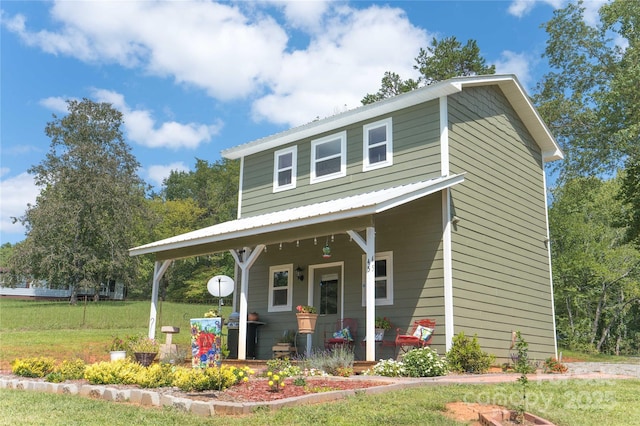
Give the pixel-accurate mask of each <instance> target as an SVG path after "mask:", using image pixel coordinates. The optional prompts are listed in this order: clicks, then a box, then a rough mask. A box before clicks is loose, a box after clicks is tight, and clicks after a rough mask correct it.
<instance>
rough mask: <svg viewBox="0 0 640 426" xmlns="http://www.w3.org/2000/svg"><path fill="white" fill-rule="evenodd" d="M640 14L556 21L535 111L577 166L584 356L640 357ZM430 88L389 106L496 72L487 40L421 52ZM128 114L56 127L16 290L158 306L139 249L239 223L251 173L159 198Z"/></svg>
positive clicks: (188, 279) (628, 7)
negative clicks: (38, 282) (32, 288)
mask: <svg viewBox="0 0 640 426" xmlns="http://www.w3.org/2000/svg"><path fill="white" fill-rule="evenodd" d="M639 20H640V2H633V1H625V0H613V1H611V2H609V3H606V4H605V5H603V6H602V7H601V9H600V12H599V23H598V25H596V26H590V25H587V24H586V23H585V20H584V7H583V4H582V2H578V3H575V4H573V3H572V4H569V5H567V6H566V7H564V8H562V9H558V10H556V12H555V13H554V16H553V17H552V19H551V20H550V21H549V22H547V23H546V24H545V26H544V27H545V29H546V31H547V33H548V40H547V46H546V50H545V53H544V55H543V56H544V57H545V58H546V59H547V61H548V63H549V65H550V71H549V72H548V73H547V74H546V75H544V77H543V78H542V80H541V81H540V82H538V84H537V86H536V88H535V91H534V94H533V96H532V100H533V102H534V104H535V105H536V107H537V109H538V111H539V113H540V114H541V116H542V118H543V120H544V121H545V123H547V125H548V127H549V128H550V130H551V133H552V134H553V135H554V136H555V137H556V140H557V141H558V143H559V144H560V146H561V148H562V150H563V152H564V154H565V157H566V158H565V160H564V161H563V162H556V163H555V164H552V165H551V166H549V167H550V170H549V171H550V172H552V173H554V175H556V176H557V181H556V184H555V186H554V187H553V188H552V189H551V191H550V209H549V226H550V236H551V241H550V243H551V254H552V264H553V277H554V299H555V311H556V323H557V330H558V337H559V341H560V343H561V344H562V345H564V346H567V347H570V348H573V349H579V350H589V351H596V352H609V353H637V352H638V350H639V349H640V315H639V314H640V91H639V90H638V87H640V32H639V31H638V28H640V22H638V21H639ZM414 68H415V69H416V70H417V71H418V72H419V75H420V77H419V78H418V79H406V80H404V79H403V78H401V76H400V75H398V74H397V73H395V72H393V71H387V72H385V73H384V75H383V76H382V79H381V84H380V89H379V90H378V91H377V92H376V93H372V94H367V95H366V96H365V97H364V98H363V99H362V103H363V104H368V103H372V102H376V101H379V100H382V99H385V98H388V97H391V96H396V95H398V94H401V93H404V92H408V91H411V90H415V89H416V88H419V87H422V86H426V85H430V84H433V83H435V82H438V81H442V80H446V79H448V78H451V77H455V76H469V75H483V74H493V73H495V66H494V65H489V64H487V63H486V60H485V59H484V58H483V57H482V56H481V54H480V49H479V47H478V46H477V43H476V41H475V40H469V41H467V43H466V44H464V45H463V44H462V43H460V42H459V41H458V40H457V39H456V38H455V37H447V38H444V39H442V40H440V41H438V40H436V39H433V40H432V41H431V43H430V45H429V46H428V47H426V49H420V51H419V53H418V56H417V57H416V58H415V66H414ZM121 124H122V115H121V114H120V113H119V112H118V111H116V110H114V109H113V108H112V107H111V106H110V105H108V104H101V103H94V102H92V101H90V100H87V99H84V100H82V101H69V102H68V115H66V116H65V117H62V118H58V117H56V116H54V119H53V121H52V122H50V123H48V124H47V126H46V129H45V132H46V134H47V135H48V136H49V137H50V138H51V146H50V150H49V152H48V154H47V156H46V158H45V159H44V160H43V161H42V162H41V163H40V164H38V165H35V166H33V167H32V168H31V169H29V172H30V173H32V174H33V175H34V176H35V179H36V183H37V184H38V185H39V186H40V188H41V192H40V195H39V196H38V198H37V200H36V203H35V204H34V205H30V206H28V208H27V210H26V212H25V214H24V215H23V216H22V217H20V218H17V220H20V221H21V222H22V223H23V224H24V225H25V228H26V232H27V235H26V239H25V240H24V241H23V242H21V243H18V244H17V245H15V246H13V247H12V246H11V245H6V244H5V245H4V246H3V247H2V248H1V250H0V255H1V257H0V259H1V261H2V266H9V267H10V270H11V271H12V274H13V277H14V278H17V277H19V276H20V275H21V274H22V275H24V274H30V275H31V276H34V277H37V278H39V279H43V280H46V281H47V282H48V283H49V284H50V285H52V286H54V287H55V286H63V285H68V284H73V285H74V286H75V287H76V288H82V287H84V288H93V289H96V288H99V286H100V284H101V283H103V282H105V281H106V280H118V281H121V282H123V283H125V284H126V285H127V288H128V290H129V292H128V293H129V295H130V296H134V297H135V296H144V295H146V294H148V292H149V289H150V285H151V277H152V273H153V264H152V260H151V259H149V258H146V257H140V258H138V257H136V258H131V257H129V256H128V253H127V249H128V248H130V247H134V246H137V245H141V244H144V243H147V242H149V241H156V240H160V239H163V238H167V237H170V236H173V235H177V234H180V233H183V232H188V231H191V230H194V229H197V228H201V227H205V226H210V225H214V224H216V223H221V222H224V221H227V220H232V219H234V218H235V217H236V212H237V191H238V175H239V164H238V162H237V161H229V160H220V161H217V162H213V163H210V162H208V161H206V160H202V159H196V162H195V166H194V169H193V170H191V171H188V172H177V171H173V172H171V174H170V175H169V177H168V178H167V179H165V181H164V182H163V185H162V188H161V190H160V191H159V192H157V193H156V192H153V191H150V189H149V187H148V186H147V185H146V184H145V183H144V182H143V181H142V180H141V179H140V178H139V176H138V175H137V169H138V167H139V164H138V162H137V160H136V159H135V158H134V156H133V155H132V154H131V152H130V148H129V146H128V145H127V144H126V142H125V141H124V138H123V136H122V133H121V131H120V126H121ZM233 267H234V266H233V261H232V259H231V258H230V255H229V254H228V253H220V254H215V255H210V256H202V257H197V258H189V259H184V260H180V261H177V262H175V263H174V266H173V267H172V268H170V269H169V271H168V273H167V274H166V275H165V277H164V280H163V283H162V296H163V297H165V298H168V299H171V300H176V301H198V300H202V299H203V298H206V297H207V293H206V287H205V286H204V285H203V283H204V282H206V280H207V279H208V278H209V277H210V276H211V271H212V270H215V271H216V273H222V274H226V275H233Z"/></svg>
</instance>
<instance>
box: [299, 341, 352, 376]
mask: <svg viewBox="0 0 640 426" xmlns="http://www.w3.org/2000/svg"><path fill="white" fill-rule="evenodd" d="M353 359H354V356H353V351H351V350H350V349H349V348H348V347H346V346H336V347H335V348H333V349H332V350H330V351H317V352H313V353H311V354H310V355H308V356H307V357H305V358H304V359H303V360H302V363H303V364H304V366H305V368H307V369H309V370H312V371H313V370H320V371H324V372H326V373H327V374H331V375H333V376H337V375H340V374H344V373H345V371H348V369H351V371H353Z"/></svg>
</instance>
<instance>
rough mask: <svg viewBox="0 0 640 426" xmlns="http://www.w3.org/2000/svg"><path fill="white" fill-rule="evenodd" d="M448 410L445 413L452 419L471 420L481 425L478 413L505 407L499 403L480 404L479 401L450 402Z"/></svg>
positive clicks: (476, 425)
mask: <svg viewBox="0 0 640 426" xmlns="http://www.w3.org/2000/svg"><path fill="white" fill-rule="evenodd" d="M446 408H447V411H446V412H445V415H446V416H447V417H449V418H450V419H454V420H457V421H459V422H470V423H469V424H470V425H472V426H480V422H479V421H478V413H486V412H488V411H494V410H502V409H504V407H501V406H499V405H488V404H479V403H477V402H461V401H458V402H450V403H448V404H447V405H446Z"/></svg>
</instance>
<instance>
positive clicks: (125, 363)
mask: <svg viewBox="0 0 640 426" xmlns="http://www.w3.org/2000/svg"><path fill="white" fill-rule="evenodd" d="M144 368H145V367H143V366H141V365H140V364H138V363H135V362H131V361H129V360H120V361H115V362H106V361H102V362H98V363H95V364H91V365H89V366H87V368H86V369H85V372H84V378H85V379H87V380H88V381H89V383H91V384H94V385H106V384H122V385H134V384H136V383H137V380H138V379H139V374H140V371H141V370H142V369H144Z"/></svg>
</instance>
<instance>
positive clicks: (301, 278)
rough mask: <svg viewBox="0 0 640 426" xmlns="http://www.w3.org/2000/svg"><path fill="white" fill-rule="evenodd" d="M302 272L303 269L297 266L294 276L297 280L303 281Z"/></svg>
mask: <svg viewBox="0 0 640 426" xmlns="http://www.w3.org/2000/svg"><path fill="white" fill-rule="evenodd" d="M303 272H304V270H303V269H302V268H301V267H300V266H298V267H297V268H296V278H298V281H304V275H303V274H302V273H303Z"/></svg>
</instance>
